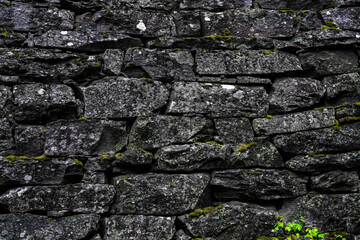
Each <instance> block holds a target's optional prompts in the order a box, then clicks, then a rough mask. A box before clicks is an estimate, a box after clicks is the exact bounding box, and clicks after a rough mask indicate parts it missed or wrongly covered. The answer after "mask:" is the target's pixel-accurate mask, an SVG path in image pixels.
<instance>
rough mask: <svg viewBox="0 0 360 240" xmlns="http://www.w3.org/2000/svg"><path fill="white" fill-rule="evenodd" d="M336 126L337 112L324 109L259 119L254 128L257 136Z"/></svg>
mask: <svg viewBox="0 0 360 240" xmlns="http://www.w3.org/2000/svg"><path fill="white" fill-rule="evenodd" d="M334 125H335V110H334V109H323V110H313V111H306V112H297V113H291V114H284V115H277V116H271V118H257V119H254V121H253V128H254V131H255V132H256V133H257V134H265V135H271V134H279V133H290V132H299V131H304V130H310V129H317V128H324V127H330V126H334Z"/></svg>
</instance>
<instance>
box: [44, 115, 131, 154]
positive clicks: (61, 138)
mask: <svg viewBox="0 0 360 240" xmlns="http://www.w3.org/2000/svg"><path fill="white" fill-rule="evenodd" d="M45 137H46V140H45V154H46V155H47V156H67V155H95V154H104V153H109V152H113V153H115V152H117V151H120V150H121V149H122V148H123V147H124V146H125V144H126V137H127V135H126V122H124V121H110V120H100V121H97V120H69V121H66V120H60V121H55V122H51V123H49V124H47V125H46V135H45Z"/></svg>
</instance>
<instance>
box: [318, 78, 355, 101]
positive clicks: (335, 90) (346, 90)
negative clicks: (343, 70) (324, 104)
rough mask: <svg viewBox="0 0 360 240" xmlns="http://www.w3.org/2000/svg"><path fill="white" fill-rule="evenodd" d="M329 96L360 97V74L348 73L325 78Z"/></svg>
mask: <svg viewBox="0 0 360 240" xmlns="http://www.w3.org/2000/svg"><path fill="white" fill-rule="evenodd" d="M324 86H325V88H326V96H327V98H336V97H340V96H341V97H344V95H345V96H347V97H350V98H352V99H353V100H358V99H360V75H359V73H348V74H343V75H337V76H331V77H326V78H324Z"/></svg>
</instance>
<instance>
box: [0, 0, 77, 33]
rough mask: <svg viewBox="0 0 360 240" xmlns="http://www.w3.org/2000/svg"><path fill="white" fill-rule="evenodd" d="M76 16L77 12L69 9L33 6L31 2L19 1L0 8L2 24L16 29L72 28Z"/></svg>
mask: <svg viewBox="0 0 360 240" xmlns="http://www.w3.org/2000/svg"><path fill="white" fill-rule="evenodd" d="M74 17H75V14H74V13H73V12H70V11H68V10H60V9H57V8H49V9H45V8H33V7H32V6H31V4H27V3H19V2H12V4H11V6H4V5H2V6H1V8H0V22H1V25H2V26H4V27H5V28H10V29H12V30H15V31H27V32H28V31H46V30H50V29H62V30H71V29H72V28H73V26H74Z"/></svg>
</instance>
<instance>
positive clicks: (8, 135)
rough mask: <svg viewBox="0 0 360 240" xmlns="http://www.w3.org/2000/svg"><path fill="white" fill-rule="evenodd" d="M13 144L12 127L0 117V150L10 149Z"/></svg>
mask: <svg viewBox="0 0 360 240" xmlns="http://www.w3.org/2000/svg"><path fill="white" fill-rule="evenodd" d="M13 146H14V139H13V136H12V127H11V125H10V122H9V120H8V119H6V118H0V151H2V150H7V149H11V148H12V147H13Z"/></svg>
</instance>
